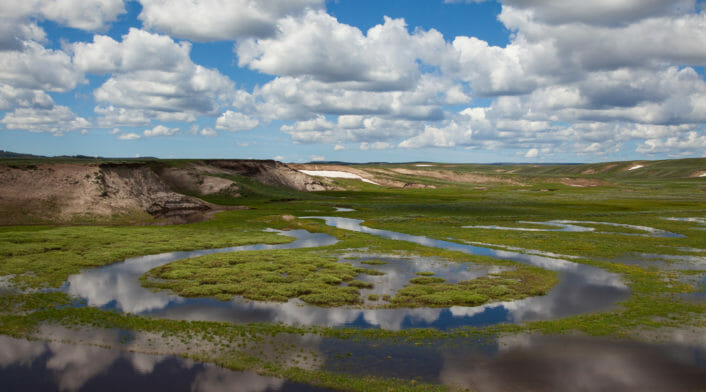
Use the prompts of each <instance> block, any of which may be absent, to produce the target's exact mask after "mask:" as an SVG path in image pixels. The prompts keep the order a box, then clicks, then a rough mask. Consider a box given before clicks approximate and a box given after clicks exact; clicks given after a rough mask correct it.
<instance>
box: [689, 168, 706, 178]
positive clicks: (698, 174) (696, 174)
mask: <svg viewBox="0 0 706 392" xmlns="http://www.w3.org/2000/svg"><path fill="white" fill-rule="evenodd" d="M696 177H702V178H703V177H706V170H702V171H697V172H693V173H691V174H690V175H689V178H696Z"/></svg>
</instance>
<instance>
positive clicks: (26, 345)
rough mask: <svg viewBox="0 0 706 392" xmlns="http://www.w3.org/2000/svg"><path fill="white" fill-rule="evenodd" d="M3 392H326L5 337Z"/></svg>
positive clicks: (187, 364) (0, 355)
mask: <svg viewBox="0 0 706 392" xmlns="http://www.w3.org/2000/svg"><path fill="white" fill-rule="evenodd" d="M0 385H1V386H2V390H3V391H7V392H10V391H23V392H24V391H57V390H61V391H69V392H73V391H111V390H131V391H192V392H218V391H227V390H233V387H234V386H237V388H238V389H237V390H239V391H246V392H260V391H263V392H264V391H271V392H274V391H322V390H323V389H319V388H314V387H311V386H308V385H303V384H296V383H293V382H289V381H285V380H281V379H277V378H272V377H264V376H260V375H258V374H256V373H252V372H235V371H231V370H227V369H223V368H220V367H218V366H215V365H210V364H203V363H198V362H194V361H189V360H185V359H182V358H178V357H173V356H157V355H148V354H140V353H134V352H129V351H123V350H114V349H104V348H100V347H95V346H90V345H74V344H64V343H57V342H49V343H47V342H41V341H28V340H23V339H14V338H11V337H9V336H0Z"/></svg>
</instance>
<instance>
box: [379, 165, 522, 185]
mask: <svg viewBox="0 0 706 392" xmlns="http://www.w3.org/2000/svg"><path fill="white" fill-rule="evenodd" d="M390 170H391V171H393V172H395V173H399V174H404V175H410V176H419V177H429V178H434V179H437V180H443V181H449V182H461V183H467V184H511V185H524V184H523V183H521V182H519V181H517V180H514V179H512V178H507V177H502V176H497V177H496V176H489V175H484V174H478V173H466V172H461V173H459V172H454V171H450V170H413V169H405V168H392V169H390Z"/></svg>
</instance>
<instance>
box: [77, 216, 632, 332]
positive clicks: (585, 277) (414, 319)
mask: <svg viewBox="0 0 706 392" xmlns="http://www.w3.org/2000/svg"><path fill="white" fill-rule="evenodd" d="M302 219H322V220H324V222H325V223H326V224H327V225H329V226H334V227H337V228H339V229H343V230H352V231H357V232H362V233H367V234H371V235H375V236H380V237H383V238H388V239H392V240H400V241H408V242H414V243H417V244H421V245H425V246H429V247H435V248H440V249H448V250H454V251H460V252H465V253H468V254H472V255H484V256H491V257H495V258H498V259H505V260H512V261H517V262H521V263H526V264H531V265H535V266H539V267H542V268H546V269H550V270H553V271H557V272H559V274H560V282H559V283H558V284H557V285H556V286H555V287H554V288H553V289H552V290H551V291H550V292H549V293H547V295H544V296H539V297H530V298H526V299H523V300H517V301H509V302H500V303H489V304H485V305H483V306H477V307H463V306H453V307H449V308H414V309H387V308H376V309H368V308H360V307H339V308H332V309H329V308H321V307H317V306H311V305H308V304H305V303H303V302H302V301H300V300H297V299H293V300H290V301H288V302H285V303H270V302H255V301H249V300H244V299H240V298H237V299H235V300H233V301H228V302H224V301H218V300H216V299H212V298H183V297H180V296H178V295H175V294H171V293H167V292H153V291H150V290H148V289H145V288H143V287H142V286H141V285H140V282H139V277H140V276H141V275H143V274H144V273H145V272H147V271H149V270H150V269H152V268H155V267H158V266H160V265H164V264H167V263H171V262H173V261H176V260H180V259H184V258H190V257H198V256H202V255H206V254H211V253H223V252H238V251H246V250H270V249H298V248H310V247H324V246H329V245H332V244H334V243H336V241H337V240H336V239H335V238H334V237H331V236H329V235H326V234H321V233H309V232H307V231H305V230H292V231H276V232H278V233H279V234H281V235H285V236H289V237H293V238H294V239H295V240H294V241H293V242H290V243H287V244H277V245H265V244H260V245H249V246H239V247H231V248H223V249H209V250H198V251H192V252H172V253H164V254H158V255H151V256H143V257H136V258H131V259H127V260H125V261H123V262H120V263H116V264H112V265H109V266H106V267H102V268H97V269H93V270H89V271H86V272H83V273H81V274H77V275H72V276H71V277H69V279H68V282H67V284H66V285H65V287H64V289H65V290H66V291H67V292H68V293H69V294H72V295H76V296H79V297H82V298H85V299H86V300H87V302H88V305H89V306H95V307H100V308H104V309H115V310H120V311H123V312H127V313H134V314H144V315H153V316H156V317H164V318H171V319H183V320H210V321H230V322H236V323H250V322H282V323H286V324H295V325H320V326H329V327H336V326H355V327H360V328H384V329H390V330H399V329H405V328H415V327H431V328H436V329H441V330H444V329H450V328H456V327H460V326H466V325H470V326H486V325H492V324H496V323H502V322H515V323H518V322H524V321H530V320H544V319H553V318H560V317H566V316H571V315H575V314H581V313H587V312H595V311H600V310H604V309H607V308H610V307H611V306H613V305H614V304H615V303H616V302H617V301H620V300H623V299H625V298H627V297H628V295H629V289H628V288H627V287H626V285H625V284H624V283H623V281H622V280H621V279H620V276H619V275H617V274H613V273H610V272H607V271H605V270H602V269H598V268H595V267H591V266H587V265H583V264H578V263H574V262H571V261H567V260H564V259H559V258H555V257H547V256H543V255H535V254H524V253H522V252H519V251H510V250H497V249H490V248H485V247H480V246H475V245H469V244H459V243H455V242H450V241H443V240H436V239H432V238H428V237H423V236H413V235H409V234H403V233H396V232H392V231H386V230H378V229H372V228H369V227H366V226H363V225H362V224H361V223H362V221H361V220H356V219H350V218H340V217H304V218H302ZM342 261H344V262H347V260H342ZM415 266H416V267H415ZM376 269H379V270H382V271H383V272H386V274H385V275H383V276H382V277H375V278H370V279H377V281H376V286H378V285H379V286H378V287H382V290H385V287H387V290H391V289H390V287H391V286H385V284H384V282H385V281H386V280H387V281H394V282H397V283H396V284H397V286H398V287H399V285H400V283H399V282H406V281H408V277H409V276H410V274H412V273H413V272H414V271H416V270H426V271H429V270H431V271H432V272H435V273H437V274H439V275H440V276H442V277H450V276H454V275H455V276H466V277H468V278H469V279H470V278H473V277H477V276H483V275H485V274H487V273H490V272H495V271H492V270H487V269H486V270H483V269H482V268H481V269H479V268H478V267H477V266H474V265H472V264H468V265H463V264H456V265H450V264H449V263H448V262H447V263H444V262H434V261H433V260H430V262H428V263H427V262H425V261H424V260H415V259H408V260H404V259H403V260H391V259H388V264H387V265H385V266H383V267H379V268H378V266H376ZM378 290H380V288H378ZM364 294H365V293H364Z"/></svg>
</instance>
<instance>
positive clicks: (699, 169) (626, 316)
mask: <svg viewBox="0 0 706 392" xmlns="http://www.w3.org/2000/svg"><path fill="white" fill-rule="evenodd" d="M334 218H338V219H334ZM0 224H2V226H0V333H1V334H3V335H9V336H12V337H15V338H29V339H38V340H42V341H62V342H65V343H67V342H68V343H70V344H76V345H97V346H101V347H111V348H118V349H121V350H130V351H135V352H141V353H149V354H160V355H177V356H184V357H189V358H192V359H196V360H199V361H204V362H211V363H216V364H218V365H221V366H223V367H226V368H230V369H234V370H248V371H254V372H257V373H259V374H262V375H268V376H274V377H278V378H282V379H286V380H290V381H296V382H300V383H305V384H308V385H312V386H317V387H324V388H331V389H335V390H358V391H370V390H379V391H387V390H457V389H461V390H463V389H466V388H468V389H471V390H473V389H478V390H484V389H485V388H484V386H487V385H488V384H485V381H483V380H484V379H483V378H473V379H468V378H465V377H466V376H458V374H465V373H464V369H467V368H464V367H463V366H465V365H463V366H461V365H459V364H466V363H473V361H478V359H477V358H476V357H474V356H473V355H476V354H473V355H471V354H469V353H476V351H477V350H480V351H483V352H485V353H486V354H487V351H488V349H487V347H488V346H491V347H493V349H492V350H490V351H492V353H493V354H492V355H490V354H487V355H490V356H491V357H493V355H496V356H497V357H498V358H502V355H503V352H504V351H503V350H511V349H512V347H515V346H513V344H515V343H517V342H519V341H523V342H525V346H526V345H527V343H526V342H527V341H528V340H527V339H540V340H541V339H568V338H567V337H571V339H579V340H580V342H581V343H580V344H581V347H584V346H585V347H599V346H601V347H602V345H605V344H606V342H611V343H610V344H613V345H615V346H620V347H622V345H625V346H630V347H632V346H631V345H641V346H640V347H643V346H644V347H647V348H645V350H658V349H659V350H661V349H662V347H666V346H668V345H681V346H680V347H686V348H688V349H693V350H695V351H694V352H699V353H703V352H704V350H706V341H705V340H704V336H706V301H705V297H704V294H705V292H706V287H705V270H706V159H682V160H665V161H630V162H609V163H596V164H565V165H564V164H562V165H559V164H556V165H552V164H547V165H529V164H523V165H520V164H497V165H479V164H443V163H424V162H419V163H409V164H391V163H375V164H340V163H330V164H329V163H327V164H319V163H317V164H297V165H294V164H284V163H280V162H275V161H255V160H157V159H131V160H122V159H110V160H108V159H91V158H39V157H13V158H7V159H3V160H0ZM224 248H228V249H224ZM195 250H217V251H216V252H215V253H211V252H210V251H205V252H201V253H188V252H189V251H195ZM168 252H185V253H175V254H174V255H172V256H170V257H171V258H169V260H167V258H166V256H165V257H164V260H162V261H160V260H158V259H159V257H155V258H152V259H148V258H145V259H135V260H137V261H135V262H133V263H132V264H139V263H143V262H144V263H146V264H144V265H148V266H147V267H144V268H143V270H141V269H139V268H137V269H134V270H131V271H132V272H130V273H131V274H133V275H134V282H133V283H134V286H121V287H122V289H121V290H123V291H119V289H116V293H115V295H114V296H111V295H113V294H111V293H112V292H111V287H112V286H111V284H112V283H111V279H110V278H108V276H113V275H109V274H112V273H118V272H120V271H119V270H121V269H122V268H123V267H122V266H120V265H119V264H116V263H119V262H122V261H123V260H125V259H128V258H137V257H140V256H148V255H156V254H162V253H168ZM140 260H142V261H140ZM149 263H151V264H149ZM125 264H130V263H125ZM128 267H129V268H132V266H131V265H127V266H125V269H127V268H128ZM111 268H113V269H111ZM141 268H142V267H141ZM101 274H106V275H101ZM126 276H127V275H126ZM130 276H132V275H130ZM101 279H102V280H101ZM574 279H579V280H581V282H578V281H575V280H574ZM125 287H128V288H129V287H134V288H133V289H126V288H125ZM137 292H139V293H140V294H139V295H138V294H135V293H137ZM584 304H586V305H585V306H584ZM589 304H590V305H589ZM233 309H237V310H233ZM233 312H237V316H234V315H233V314H236V313H233ZM115 331H120V333H117V332H115ZM112 334H115V336H116V338H115V339H114V340H113V341H111V340H110V339H106V338H105V336H108V335H110V336H113V335H112ZM533 341H534V340H533ZM571 341H573V340H571ZM508 342H509V343H508ZM513 342H514V343H513ZM517 344H518V345H519V346H521V345H522V344H520V343H517ZM478 347H484V348H483V349H482V350H481V349H479V348H478ZM508 347H510V348H508ZM641 349H642V348H641ZM568 351H571V350H568ZM650 352H651V351H650ZM486 354H483V355H486ZM577 355H579V354H577ZM580 355H583V354H580ZM695 355H696V354H695ZM430 358H431V359H430ZM459 358H464V359H463V360H460V359H459ZM469 358H471V359H469ZM473 358H476V359H473ZM483 358H486V357H483ZM493 358H495V357H493ZM592 358H593V357H591V356H590V355H589V356H588V357H587V360H589V361H591V360H595V358H593V359H592ZM484 360H485V359H484ZM488 361H490V360H488ZM701 361H703V359H702V360H701ZM420 363H443V364H444V366H441V365H439V366H440V367H439V368H435V367H434V366H430V367H429V366H427V367H424V366H422V365H420ZM452 363H453V366H452V365H451V364H452ZM488 363H490V362H488ZM680 363H681V362H680ZM670 364H671V362H670ZM454 366H457V367H454ZM459 366H460V367H459ZM468 366H470V365H468ZM493 366H495V365H492V366H491V365H488V368H487V369H486V370H487V371H488V372H491V371H497V372H498V373H493V374H495V375H496V376H498V377H500V376H501V374H502V373H501V371H502V369H503V368H502V366H500V365H497V366H495V367H493ZM670 366H671V365H670ZM684 366H685V369H686V370H684V372H685V374H687V375H686V376H684V377H683V379H684V380H687V381H689V380H691V378H689V377H692V378H693V379H694V380H698V379H701V380H703V379H702V378H701V377H702V376H703V375H704V368H703V363H702V364H701V367H699V366H696V367H694V366H692V365H684ZM382 369H386V370H382ZM420 369H424V370H420ZM459 369H460V370H459ZM488 369H490V370H488ZM454 370H455V371H456V372H454ZM675 374H676V373H675ZM679 374H681V373H679ZM452 375H456V376H452ZM469 377H470V376H469ZM623 381H624V380H623ZM687 381H685V384H683V386H684V389H685V390H690V389H695V390H697V389H698V382H697V383H696V386H694V384H693V383H689V382H687ZM616 382H617V381H616ZM621 382H622V381H621ZM625 382H627V381H625ZM611 385H612V387H614V388H615V389H618V388H619V387H621V386H624V384H615V385H613V384H611ZM630 385H632V386H633V387H635V386H636V385H637V387H639V386H640V385H642V384H630ZM680 385H681V384H680ZM703 386H704V384H702V385H701V386H700V387H701V388H703ZM505 387H506V388H509V387H512V386H511V385H505ZM491 389H492V388H491ZM608 389H611V388H608ZM667 389H669V388H667Z"/></svg>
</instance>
